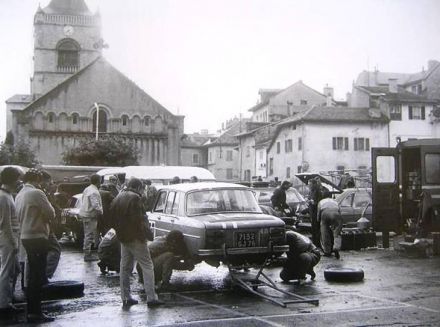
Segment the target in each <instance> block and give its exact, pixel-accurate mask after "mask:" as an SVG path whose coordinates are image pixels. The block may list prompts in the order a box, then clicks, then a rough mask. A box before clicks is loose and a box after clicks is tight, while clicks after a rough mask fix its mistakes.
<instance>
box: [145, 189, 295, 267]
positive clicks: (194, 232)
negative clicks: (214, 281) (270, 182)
mask: <svg viewBox="0 0 440 327" xmlns="http://www.w3.org/2000/svg"><path fill="white" fill-rule="evenodd" d="M158 192H159V193H158V196H157V199H156V203H155V205H154V207H153V210H152V212H151V213H150V214H149V221H150V226H151V229H152V230H153V233H154V236H155V237H156V236H161V235H165V234H167V233H169V232H170V231H172V230H179V231H181V232H182V233H183V234H184V237H185V242H186V244H187V246H188V249H189V251H190V254H191V256H192V257H193V259H194V261H195V262H197V263H198V262H201V261H206V262H207V263H209V264H211V265H214V266H218V265H219V264H220V262H224V263H228V264H231V265H232V266H253V265H258V264H262V263H263V262H264V260H265V259H266V258H267V257H269V256H275V255H279V254H281V253H283V252H285V251H286V250H288V248H289V247H288V245H284V236H285V224H284V222H283V221H282V220H281V219H279V218H277V217H274V216H271V215H267V214H264V213H263V212H262V211H261V209H260V207H259V206H258V203H257V201H256V199H255V195H254V193H253V191H252V189H250V188H248V187H246V186H242V185H238V184H230V183H213V182H202V183H187V184H174V185H167V186H163V187H162V188H161V189H160V190H159V191H158Z"/></svg>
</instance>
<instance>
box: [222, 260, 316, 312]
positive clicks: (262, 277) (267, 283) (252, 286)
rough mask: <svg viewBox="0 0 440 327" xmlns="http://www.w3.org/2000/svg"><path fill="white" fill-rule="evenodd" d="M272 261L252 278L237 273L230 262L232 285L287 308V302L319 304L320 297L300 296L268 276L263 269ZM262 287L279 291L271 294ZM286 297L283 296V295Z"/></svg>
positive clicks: (261, 267) (265, 262) (265, 263)
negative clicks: (263, 290)
mask: <svg viewBox="0 0 440 327" xmlns="http://www.w3.org/2000/svg"><path fill="white" fill-rule="evenodd" d="M269 261H270V259H269V258H268V259H266V260H265V261H264V263H263V264H262V265H261V266H260V267H258V268H259V269H258V272H257V274H256V275H255V276H253V277H252V278H242V277H240V276H238V275H237V272H236V271H235V269H234V267H232V266H231V265H230V264H228V269H229V273H230V276H231V281H232V285H233V286H234V285H237V286H239V287H241V288H242V289H243V290H245V291H248V292H250V293H252V294H255V295H257V296H259V297H261V298H263V299H266V300H268V301H270V302H273V303H275V304H278V305H280V306H282V307H283V308H285V307H286V306H287V304H290V303H311V304H314V305H316V306H317V305H319V300H318V299H309V298H306V297H303V296H300V295H298V294H295V293H292V292H287V291H285V290H282V289H280V288H279V287H278V286H276V284H275V282H274V281H273V280H272V279H271V278H270V277H269V276H267V275H266V274H265V273H264V272H263V269H264V267H265V266H266V265H267V263H268V262H269ZM261 287H268V288H270V289H272V290H274V291H275V293H278V296H277V295H271V294H267V293H264V292H262V291H261V290H260V289H259V288H261ZM283 295H284V297H283V298H282V297H281V296H283Z"/></svg>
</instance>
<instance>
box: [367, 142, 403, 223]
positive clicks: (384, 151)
mask: <svg viewBox="0 0 440 327" xmlns="http://www.w3.org/2000/svg"><path fill="white" fill-rule="evenodd" d="M398 158H399V153H398V151H397V149H394V148H372V152H371V160H372V164H371V167H372V182H373V191H372V200H373V217H374V219H373V229H374V230H375V231H378V232H389V231H395V232H400V231H401V230H402V228H403V225H404V224H403V221H402V216H401V214H400V203H401V202H400V191H399V175H400V170H399V160H398Z"/></svg>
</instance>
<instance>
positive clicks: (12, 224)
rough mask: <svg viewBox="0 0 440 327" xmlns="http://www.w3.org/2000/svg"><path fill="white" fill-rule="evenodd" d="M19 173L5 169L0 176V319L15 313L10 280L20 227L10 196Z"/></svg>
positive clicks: (12, 199)
mask: <svg viewBox="0 0 440 327" xmlns="http://www.w3.org/2000/svg"><path fill="white" fill-rule="evenodd" d="M19 177H20V172H19V171H18V170H17V169H16V168H13V167H6V168H5V169H3V171H2V172H1V174H0V182H1V188H0V262H1V269H0V317H2V318H9V317H10V316H11V315H12V314H13V313H15V312H16V310H17V309H16V308H15V307H14V306H13V304H12V295H13V293H14V290H13V287H12V280H13V279H14V278H15V276H16V273H17V272H16V271H15V270H16V267H17V263H18V261H17V253H18V241H19V232H20V226H19V223H18V219H17V216H16V213H15V204H14V198H13V197H12V194H13V193H14V192H15V189H16V187H17V182H18V179H19Z"/></svg>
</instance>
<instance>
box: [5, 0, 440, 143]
mask: <svg viewBox="0 0 440 327" xmlns="http://www.w3.org/2000/svg"><path fill="white" fill-rule="evenodd" d="M86 2H87V4H88V5H89V8H90V9H91V10H92V11H95V10H96V9H97V8H98V7H99V8H100V12H101V16H102V24H103V37H104V39H105V42H106V43H108V44H109V46H110V47H109V48H108V49H107V50H104V56H105V57H106V58H107V60H108V61H109V62H110V63H111V64H113V66H115V67H116V68H117V69H119V70H120V71H121V72H123V73H124V74H125V75H127V76H128V77H129V78H130V79H131V80H133V81H134V82H135V83H136V84H138V85H139V86H140V87H141V88H142V89H144V91H145V92H147V93H148V94H150V95H151V96H152V97H153V98H155V99H156V100H157V101H158V102H160V103H161V104H162V105H164V106H165V107H166V108H168V109H169V110H170V111H171V112H173V113H175V114H177V113H178V114H181V115H185V132H197V131H200V130H201V129H206V128H207V129H209V131H210V132H215V131H216V130H217V129H219V128H220V127H221V123H222V122H223V121H225V120H227V119H229V118H233V117H234V116H238V115H239V113H243V114H244V116H247V115H249V113H248V109H249V108H250V107H252V106H253V105H254V104H256V102H257V100H258V90H259V89H260V88H285V87H287V86H289V85H291V84H293V83H295V82H296V81H298V80H302V81H303V82H304V83H306V84H307V85H309V86H311V87H313V88H314V89H316V90H318V91H320V92H322V89H323V87H324V86H325V84H329V85H330V86H332V87H334V89H335V95H336V98H337V99H345V95H346V93H347V92H349V91H351V85H352V81H353V80H354V79H356V77H357V75H358V74H359V73H360V72H361V71H362V70H366V69H367V68H369V69H370V70H372V69H374V67H375V66H377V67H378V69H379V70H380V71H388V72H402V73H413V72H417V71H420V70H421V69H422V67H425V68H426V67H427V61H428V60H429V59H438V60H440V39H439V32H440V1H438V0H417V1H415V0H414V1H410V0H389V1H384V0H369V1H360V0H359V1H356V0H349V1H328V0H322V1H320V0H303V1H295V0H274V1H268V0H221V1H220V0H155V1H151V0H124V1H120V0H86ZM38 3H41V6H42V7H45V6H46V5H47V4H48V3H49V0H0V46H1V47H0V49H1V51H0V76H1V77H0V100H1V103H0V121H1V124H0V137H1V138H2V139H3V137H4V135H5V134H6V131H5V126H6V123H5V120H6V118H5V108H6V105H5V103H4V101H5V100H6V99H7V98H9V97H10V96H12V95H14V94H18V93H20V94H28V93H29V89H30V83H29V78H30V77H31V75H32V55H33V39H32V33H33V30H32V29H33V15H34V14H35V12H36V10H37V8H38Z"/></svg>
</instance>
